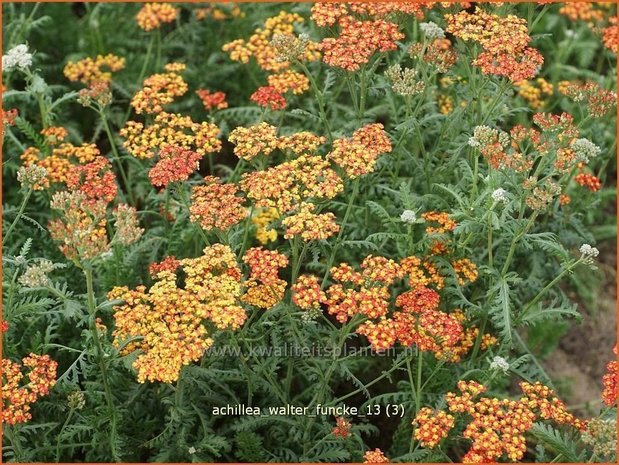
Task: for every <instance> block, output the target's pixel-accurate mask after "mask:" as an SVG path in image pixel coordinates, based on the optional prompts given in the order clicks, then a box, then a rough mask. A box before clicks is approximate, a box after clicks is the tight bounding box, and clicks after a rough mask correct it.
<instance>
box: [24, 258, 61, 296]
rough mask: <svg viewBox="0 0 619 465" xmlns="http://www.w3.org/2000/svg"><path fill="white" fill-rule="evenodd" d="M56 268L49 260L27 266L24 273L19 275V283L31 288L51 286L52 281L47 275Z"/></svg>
mask: <svg viewBox="0 0 619 465" xmlns="http://www.w3.org/2000/svg"><path fill="white" fill-rule="evenodd" d="M55 269H56V267H55V266H54V264H53V263H52V262H50V261H49V260H41V261H40V262H38V263H36V264H34V265H30V266H29V267H28V268H26V271H25V272H24V274H23V275H21V276H20V277H19V284H21V285H22V286H24V287H28V288H31V289H35V288H38V287H47V286H51V284H52V281H51V280H50V279H49V277H48V276H47V275H48V274H49V273H51V272H52V271H54V270H55Z"/></svg>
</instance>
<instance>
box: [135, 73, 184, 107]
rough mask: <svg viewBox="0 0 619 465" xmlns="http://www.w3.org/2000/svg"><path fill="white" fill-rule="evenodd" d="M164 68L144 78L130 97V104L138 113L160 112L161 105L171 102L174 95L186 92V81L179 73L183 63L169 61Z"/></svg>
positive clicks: (177, 95)
mask: <svg viewBox="0 0 619 465" xmlns="http://www.w3.org/2000/svg"><path fill="white" fill-rule="evenodd" d="M170 65H173V66H170ZM174 65H177V66H174ZM178 65H180V66H178ZM166 68H167V69H166V71H167V72H165V73H163V74H153V75H152V76H149V77H147V78H146V79H144V82H143V83H142V89H141V90H139V91H137V92H136V93H135V95H134V96H133V98H132V99H131V106H132V107H133V108H134V109H135V112H136V113H137V114H138V115H139V114H142V113H148V114H153V113H161V112H162V111H163V105H167V104H168V103H172V102H173V101H174V100H175V99H176V97H180V96H182V95H185V93H186V92H187V89H188V86H187V83H186V82H185V80H184V79H183V77H182V76H181V75H180V74H179V73H180V72H181V71H183V70H184V68H185V65H182V64H180V63H170V64H168V65H166Z"/></svg>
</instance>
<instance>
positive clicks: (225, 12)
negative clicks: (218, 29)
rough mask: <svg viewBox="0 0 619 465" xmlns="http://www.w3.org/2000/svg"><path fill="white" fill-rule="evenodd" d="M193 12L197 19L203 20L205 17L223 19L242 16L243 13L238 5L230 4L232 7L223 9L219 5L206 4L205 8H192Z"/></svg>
mask: <svg viewBox="0 0 619 465" xmlns="http://www.w3.org/2000/svg"><path fill="white" fill-rule="evenodd" d="M194 14H195V16H196V19H197V20H198V21H202V20H205V19H207V18H211V19H214V20H215V21H223V20H226V19H231V18H244V17H245V13H244V12H243V11H242V10H241V8H240V7H239V6H238V5H234V6H232V8H228V9H224V8H221V7H219V6H218V7H214V6H208V7H206V8H197V9H195V10H194Z"/></svg>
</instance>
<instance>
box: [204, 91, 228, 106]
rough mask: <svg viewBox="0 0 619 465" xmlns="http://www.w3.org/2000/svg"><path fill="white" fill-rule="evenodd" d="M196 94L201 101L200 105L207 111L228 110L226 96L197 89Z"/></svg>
mask: <svg viewBox="0 0 619 465" xmlns="http://www.w3.org/2000/svg"><path fill="white" fill-rule="evenodd" d="M196 94H197V95H198V97H200V100H202V105H204V108H206V110H207V111H213V110H224V109H226V108H228V102H226V94H225V93H223V92H211V91H210V90H208V89H198V90H196Z"/></svg>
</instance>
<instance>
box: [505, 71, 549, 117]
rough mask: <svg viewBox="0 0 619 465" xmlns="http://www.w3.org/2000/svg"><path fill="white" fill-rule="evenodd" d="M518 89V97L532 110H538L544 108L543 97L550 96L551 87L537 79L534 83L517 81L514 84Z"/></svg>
mask: <svg viewBox="0 0 619 465" xmlns="http://www.w3.org/2000/svg"><path fill="white" fill-rule="evenodd" d="M514 85H515V86H516V87H517V88H518V95H519V96H520V97H522V98H523V99H524V100H525V101H526V102H527V103H528V104H529V106H530V107H531V108H532V109H533V110H539V109H540V108H542V107H544V106H546V104H547V100H546V99H545V97H550V96H552V93H553V86H552V84H550V83H549V82H548V81H546V80H545V79H543V78H537V79H536V80H535V81H518V82H514Z"/></svg>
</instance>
